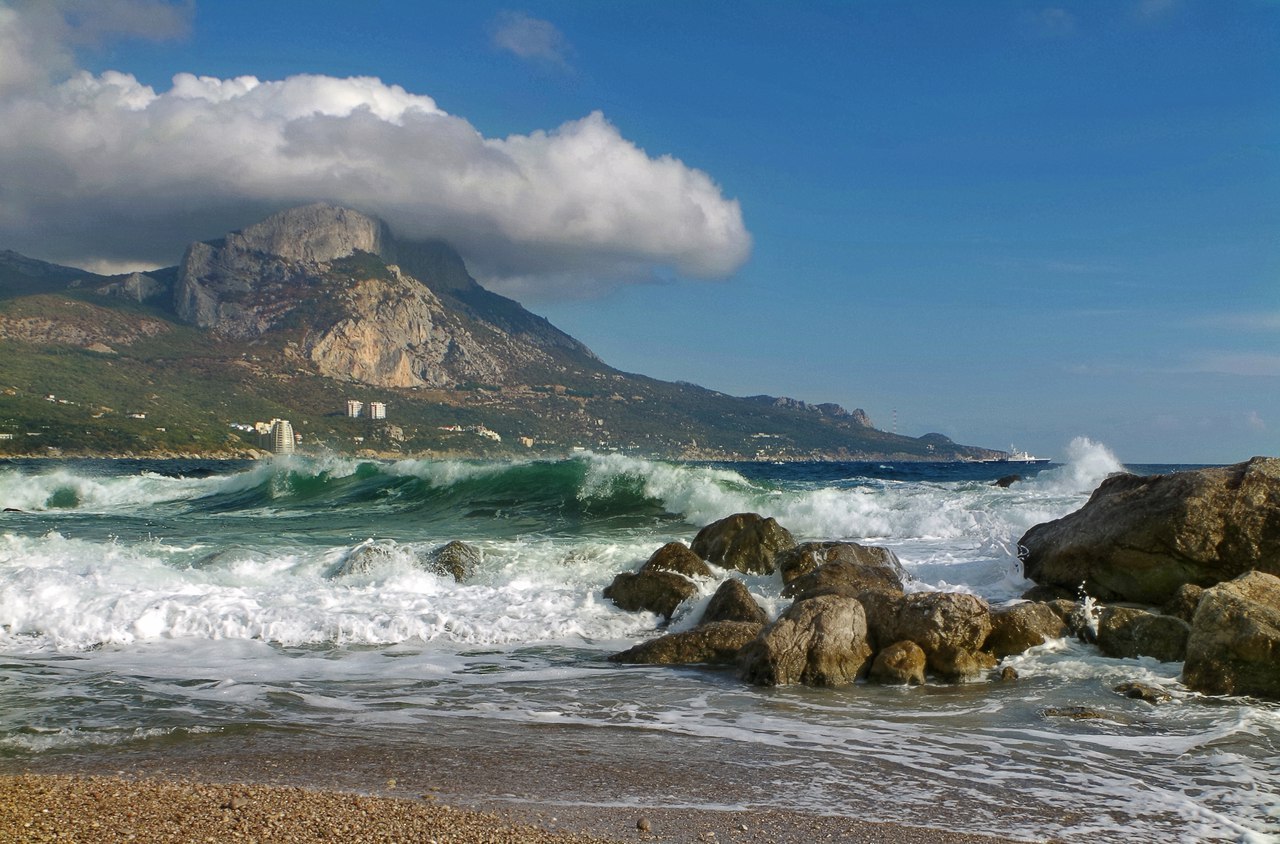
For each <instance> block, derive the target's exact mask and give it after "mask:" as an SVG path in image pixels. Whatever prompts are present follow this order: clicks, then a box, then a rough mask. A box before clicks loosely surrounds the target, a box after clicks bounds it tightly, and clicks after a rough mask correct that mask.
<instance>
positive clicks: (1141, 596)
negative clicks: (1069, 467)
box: [1019, 457, 1280, 605]
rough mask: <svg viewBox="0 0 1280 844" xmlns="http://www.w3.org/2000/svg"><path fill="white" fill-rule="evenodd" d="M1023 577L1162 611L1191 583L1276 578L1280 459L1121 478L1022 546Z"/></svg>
mask: <svg viewBox="0 0 1280 844" xmlns="http://www.w3.org/2000/svg"><path fill="white" fill-rule="evenodd" d="M1019 545H1020V546H1021V547H1022V549H1023V550H1022V553H1021V555H1022V559H1023V564H1024V567H1025V572H1026V575H1027V577H1029V578H1031V579H1032V580H1035V581H1036V582H1037V583H1049V584H1054V585H1057V586H1063V587H1067V588H1073V589H1074V588H1075V587H1077V586H1079V585H1080V584H1081V583H1083V584H1084V589H1085V591H1086V592H1087V593H1088V594H1090V595H1092V596H1094V597H1096V598H1099V599H1102V600H1127V601H1137V602H1141V603H1146V604H1155V605H1159V604H1162V603H1164V602H1166V601H1168V600H1170V599H1171V598H1172V597H1173V595H1174V594H1175V593H1176V592H1177V590H1178V588H1179V587H1180V586H1182V585H1183V584H1185V583H1192V584H1196V585H1199V586H1206V587H1207V586H1212V585H1213V584H1215V583H1219V582H1222V581H1224V580H1230V579H1231V578H1234V577H1237V576H1238V575H1240V574H1242V573H1244V572H1246V571H1249V570H1258V571H1265V572H1270V573H1272V574H1280V458H1274V457H1270V458H1269V457H1255V458H1253V459H1252V460H1249V461H1248V462H1245V463H1239V464H1236V465H1235V466H1229V467H1226V468H1220V469H1200V470H1196V471H1191V472H1178V473H1175V474H1171V475H1154V476H1150V477H1139V476H1136V475H1118V476H1115V477H1111V478H1108V479H1107V480H1105V481H1103V483H1102V485H1101V486H1099V487H1098V489H1097V490H1096V491H1095V492H1094V494H1093V496H1092V497H1091V498H1090V499H1089V502H1088V503H1087V504H1086V505H1085V506H1084V507H1083V508H1081V509H1080V510H1078V511H1076V512H1075V513H1072V514H1071V515H1069V516H1066V517H1064V518H1061V519H1058V520H1056V521H1053V522H1048V523H1046V524H1042V525H1037V526H1036V527H1034V528H1032V529H1031V530H1029V531H1028V532H1027V533H1026V534H1025V535H1024V536H1023V537H1022V539H1021V541H1020V543H1019Z"/></svg>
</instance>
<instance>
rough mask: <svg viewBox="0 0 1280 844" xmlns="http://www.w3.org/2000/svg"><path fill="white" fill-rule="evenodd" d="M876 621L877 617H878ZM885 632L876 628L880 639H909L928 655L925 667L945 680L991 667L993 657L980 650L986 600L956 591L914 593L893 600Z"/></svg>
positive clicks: (986, 630) (987, 625) (985, 632)
mask: <svg viewBox="0 0 1280 844" xmlns="http://www.w3.org/2000/svg"><path fill="white" fill-rule="evenodd" d="M878 620H880V619H878ZM880 622H881V623H882V624H886V625H891V630H892V633H891V635H889V636H886V633H888V632H889V631H887V630H886V631H877V636H878V637H879V640H880V641H885V640H886V639H888V640H890V641H898V640H902V639H910V640H911V641H913V642H915V643H916V644H917V645H919V646H920V647H921V648H922V649H923V650H924V652H925V656H926V657H927V658H928V665H929V669H930V670H932V671H934V672H936V673H937V674H939V675H940V676H941V677H942V678H943V679H945V680H947V681H949V682H962V681H965V680H970V679H973V678H975V677H978V676H979V675H981V674H982V673H983V672H985V671H987V670H989V669H991V668H994V667H995V664H996V660H995V659H994V658H992V657H991V655H990V654H985V653H982V652H981V650H980V649H981V648H982V645H983V643H984V642H986V640H987V636H989V635H990V634H991V612H990V609H989V608H988V606H987V602H986V601H984V600H982V599H981V598H979V597H977V596H975V595H965V594H961V593H958V592H917V593H916V594H914V595H907V596H905V597H903V598H902V599H901V600H900V601H899V602H897V612H896V613H894V614H893V617H892V619H883V620H880Z"/></svg>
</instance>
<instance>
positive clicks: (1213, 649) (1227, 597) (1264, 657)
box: [1182, 572, 1280, 699]
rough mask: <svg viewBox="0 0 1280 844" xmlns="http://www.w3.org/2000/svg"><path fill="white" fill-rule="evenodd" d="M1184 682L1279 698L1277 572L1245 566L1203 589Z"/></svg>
mask: <svg viewBox="0 0 1280 844" xmlns="http://www.w3.org/2000/svg"><path fill="white" fill-rule="evenodd" d="M1182 682H1184V683H1186V685H1187V687H1188V688H1191V689H1195V690H1196V691H1198V692H1205V693H1206V694H1225V695H1256V696H1258V697H1267V698H1272V699H1280V577H1276V576H1275V575H1271V574H1265V573H1263V572H1249V573H1248V574H1244V575H1241V576H1240V577H1238V578H1236V579H1235V580H1231V581H1228V582H1227V583H1220V584H1218V585H1217V586H1214V587H1213V588H1212V589H1206V590H1205V593H1204V596H1203V597H1202V598H1201V599H1200V604H1199V606H1198V607H1197V608H1196V615H1195V619H1194V621H1192V623H1191V637H1190V639H1188V641H1187V660H1186V663H1185V664H1184V665H1183V667H1182Z"/></svg>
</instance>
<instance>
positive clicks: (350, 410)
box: [347, 399, 364, 419]
mask: <svg viewBox="0 0 1280 844" xmlns="http://www.w3.org/2000/svg"><path fill="white" fill-rule="evenodd" d="M363 409H364V402H362V401H360V400H359V399H347V416H349V417H350V418H352V419H359V418H360V411H361V410H363Z"/></svg>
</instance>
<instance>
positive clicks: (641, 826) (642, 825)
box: [636, 818, 653, 832]
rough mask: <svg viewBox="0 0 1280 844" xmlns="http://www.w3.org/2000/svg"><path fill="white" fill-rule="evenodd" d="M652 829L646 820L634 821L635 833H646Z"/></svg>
mask: <svg viewBox="0 0 1280 844" xmlns="http://www.w3.org/2000/svg"><path fill="white" fill-rule="evenodd" d="M652 828H653V825H652V824H650V823H649V819H648V818H640V819H639V820H637V821H636V832H648V831H649V830H650V829H652Z"/></svg>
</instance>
